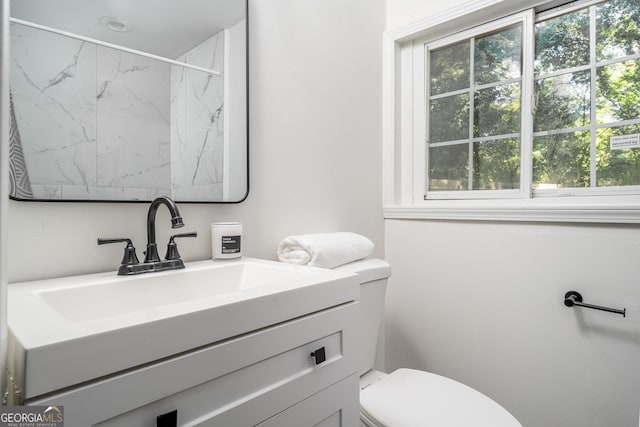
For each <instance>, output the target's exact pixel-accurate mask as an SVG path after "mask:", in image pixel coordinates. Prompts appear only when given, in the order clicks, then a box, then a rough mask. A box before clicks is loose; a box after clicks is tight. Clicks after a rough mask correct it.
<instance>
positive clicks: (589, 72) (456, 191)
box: [423, 0, 640, 199]
mask: <svg viewBox="0 0 640 427" xmlns="http://www.w3.org/2000/svg"><path fill="white" fill-rule="evenodd" d="M639 15H640V2H637V1H636V0H611V1H606V2H599V3H595V2H594V4H593V5H591V6H587V7H583V8H581V9H578V10H574V11H573V12H570V13H564V14H562V15H560V14H558V13H556V15H553V14H551V15H548V14H546V15H545V17H544V18H543V19H541V20H540V21H539V22H537V23H536V24H535V33H534V35H533V36H531V37H527V36H525V37H523V36H522V35H520V36H519V37H518V38H519V40H520V44H521V45H520V46H517V43H513V44H512V46H513V47H512V48H511V49H502V50H501V49H497V47H499V46H500V43H499V42H500V40H499V39H502V40H506V39H510V40H511V41H512V42H513V41H514V35H515V34H516V33H519V34H523V32H524V33H525V34H526V31H527V26H526V25H525V26H524V28H522V25H512V26H508V27H503V28H498V29H494V30H492V32H490V33H486V32H484V33H483V32H482V30H481V29H479V30H478V33H479V34H480V35H478V36H475V37H469V34H467V35H466V37H467V38H466V39H464V40H452V41H451V42H450V43H448V44H446V45H443V43H442V42H440V43H439V44H438V43H428V44H426V45H425V46H426V48H425V59H426V61H425V62H426V76H427V78H426V79H425V80H426V81H425V84H426V87H425V92H426V94H427V102H426V107H427V108H426V111H425V113H426V122H427V123H426V124H427V127H426V129H427V133H426V135H425V136H426V140H427V150H426V159H427V162H426V166H427V168H426V176H427V181H426V189H427V191H426V197H425V198H426V199H430V198H440V199H441V198H451V199H462V198H470V197H471V198H475V197H474V196H473V194H480V193H482V196H478V197H483V198H494V197H502V196H501V194H502V193H509V194H511V196H508V197H521V196H522V195H525V196H526V195H529V194H533V195H534V196H542V195H555V194H556V193H554V191H555V192H557V191H559V190H558V189H567V188H569V189H574V190H576V191H578V192H577V193H576V192H569V193H567V192H566V191H563V192H562V193H561V194H563V195H564V194H585V193H584V192H580V191H579V190H578V189H580V188H584V190H586V191H592V192H593V194H603V192H602V191H595V190H596V188H595V187H606V188H605V189H604V190H607V191H611V190H616V188H611V187H617V188H621V187H622V186H624V190H620V191H624V192H625V194H626V193H628V192H629V191H636V193H638V194H640V187H638V188H636V189H635V190H634V187H633V186H637V185H640V169H639V168H640V148H625V149H616V150H612V149H610V138H611V137H612V136H616V135H635V134H639V133H640V116H639V114H638V110H639V109H640V107H639V106H640V92H639V91H640V68H639V67H640V64H639V62H640V36H639V35H640V30H639V24H638V23H639V22H640V16H639ZM496 39H498V40H496ZM522 40H525V42H526V43H527V45H526V46H527V47H526V48H527V49H533V52H532V57H533V58H534V62H533V63H531V65H530V67H531V68H530V69H531V71H529V72H526V70H522V71H521V67H523V66H525V65H522V64H527V63H528V61H523V60H522V52H523V51H526V49H525V47H524V46H523V45H522V43H523V41H522ZM528 40H530V41H531V42H530V43H529V42H528ZM528 46H530V47H528ZM483 50H484V51H483ZM516 52H517V54H515V53H516ZM518 55H520V56H519V57H518ZM447 58H449V59H451V58H455V60H451V61H447ZM436 60H437V61H436ZM435 62H437V64H435ZM514 64H517V66H516V65H514ZM514 70H515V71H514ZM532 75H533V76H534V77H531V76H532ZM523 76H525V77H523ZM523 78H526V79H527V80H526V81H527V82H529V81H531V83H529V84H530V85H533V88H534V91H533V92H534V93H533V97H532V96H531V95H527V94H526V93H523V92H524V91H523V89H524V88H525V87H526V86H527V84H525V83H523ZM529 79H531V80H529ZM463 83H466V84H465V85H464V86H463ZM623 94H624V96H623ZM530 99H531V100H532V101H533V102H529V100H530ZM531 110H533V111H534V113H535V114H534V115H533V120H529V121H527V118H526V116H527V115H528V114H530V111H531ZM434 123H435V124H436V126H434ZM518 126H521V127H518ZM423 177H424V175H423ZM505 189H507V190H510V191H507V192H505V191H504V190H505ZM518 189H519V191H518ZM478 190H489V191H478ZM496 190H503V191H496ZM514 190H516V191H515V192H514ZM530 190H533V191H530ZM587 194H588V193H587ZM611 194H614V193H611Z"/></svg>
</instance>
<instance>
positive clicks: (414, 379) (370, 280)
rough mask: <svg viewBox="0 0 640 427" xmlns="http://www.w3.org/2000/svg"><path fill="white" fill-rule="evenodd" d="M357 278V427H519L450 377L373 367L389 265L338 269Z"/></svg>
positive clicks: (368, 263) (354, 265)
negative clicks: (358, 346)
mask: <svg viewBox="0 0 640 427" xmlns="http://www.w3.org/2000/svg"><path fill="white" fill-rule="evenodd" d="M336 269H338V270H343V271H349V272H353V273H357V274H358V276H359V279H360V284H361V287H360V336H361V343H360V346H361V355H360V426H361V427H362V426H364V427H423V426H424V427H470V426H473V427H522V425H521V424H520V423H519V422H518V421H517V420H516V419H515V418H514V417H513V415H511V414H510V413H509V412H508V411H507V410H506V409H504V408H503V407H501V406H500V405H498V404H497V403H496V402H494V401H493V400H491V399H490V398H488V397H487V396H485V395H484V394H482V393H480V392H478V391H476V390H474V389H472V388H471V387H468V386H466V385H464V384H461V383H459V382H457V381H454V380H452V379H449V378H446V377H443V376H440V375H436V374H431V373H429V372H424V371H418V370H414V369H398V370H397V371H394V372H392V373H390V374H385V373H383V372H379V371H375V370H373V365H374V361H375V354H376V348H377V343H378V333H379V329H380V323H381V321H382V313H383V309H384V298H385V291H386V288H387V280H388V278H389V276H390V275H391V267H390V266H389V264H388V263H387V262H385V261H383V260H380V259H366V260H361V261H356V262H353V263H350V264H346V265H343V266H341V267H337V268H336Z"/></svg>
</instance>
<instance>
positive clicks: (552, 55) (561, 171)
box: [532, 0, 640, 195]
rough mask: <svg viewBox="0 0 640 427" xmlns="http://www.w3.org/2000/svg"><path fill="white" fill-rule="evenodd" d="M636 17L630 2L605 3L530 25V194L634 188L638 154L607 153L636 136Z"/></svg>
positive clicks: (639, 30) (639, 70)
mask: <svg viewBox="0 0 640 427" xmlns="http://www.w3.org/2000/svg"><path fill="white" fill-rule="evenodd" d="M639 17H640V4H639V3H638V2H636V1H633V0H610V1H607V2H603V3H598V4H594V5H591V6H589V7H585V8H583V9H579V10H576V11H573V12H570V13H565V14H562V15H559V16H552V17H550V18H548V19H543V20H540V21H539V22H537V23H536V25H535V60H534V92H535V98H534V99H535V101H534V102H535V105H534V113H535V114H534V124H533V131H534V133H533V147H532V158H533V174H532V175H533V179H532V188H533V189H534V190H539V191H537V192H536V193H535V194H537V195H543V194H544V193H545V191H547V192H548V191H551V190H555V189H562V188H581V187H588V188H594V187H620V186H634V185H639V184H640V163H639V162H638V160H640V152H639V151H640V149H639V148H626V149H612V148H611V145H610V141H611V137H613V136H616V135H632V134H636V133H638V127H637V126H634V125H637V124H640V87H639V85H640V60H639V59H638V56H639V55H638V53H639V51H640V49H639V46H640V41H639V39H640V25H639V24H638V22H639V21H638V18H639ZM639 192H640V191H639ZM598 194H600V193H598Z"/></svg>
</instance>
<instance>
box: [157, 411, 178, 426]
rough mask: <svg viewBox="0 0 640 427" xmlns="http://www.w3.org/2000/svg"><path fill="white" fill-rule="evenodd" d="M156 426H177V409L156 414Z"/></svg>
mask: <svg viewBox="0 0 640 427" xmlns="http://www.w3.org/2000/svg"><path fill="white" fill-rule="evenodd" d="M156 427H178V410H177V409H176V410H174V411H171V412H167V413H166V414H162V415H158V417H157V418H156Z"/></svg>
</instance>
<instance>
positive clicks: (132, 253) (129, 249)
mask: <svg viewBox="0 0 640 427" xmlns="http://www.w3.org/2000/svg"><path fill="white" fill-rule="evenodd" d="M121 242H127V246H126V247H125V248H124V255H123V256H122V261H120V264H123V265H132V264H138V263H139V262H140V261H138V256H137V255H136V248H134V247H133V242H132V241H131V239H127V238H115V239H103V238H101V237H98V244H99V245H106V244H109V243H121Z"/></svg>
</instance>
